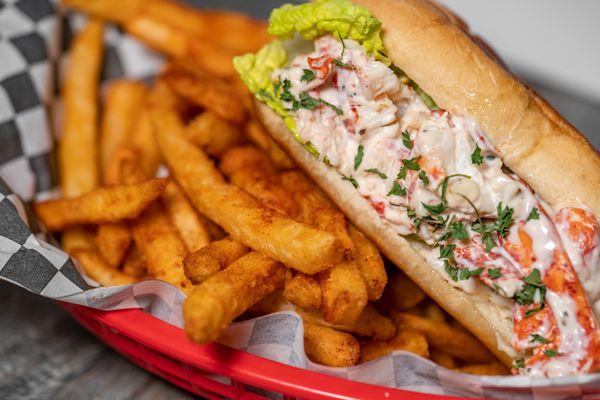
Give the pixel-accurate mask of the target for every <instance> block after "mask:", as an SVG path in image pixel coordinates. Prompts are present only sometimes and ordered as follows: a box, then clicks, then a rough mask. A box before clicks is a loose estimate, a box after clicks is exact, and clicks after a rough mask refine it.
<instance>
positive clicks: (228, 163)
mask: <svg viewBox="0 0 600 400" xmlns="http://www.w3.org/2000/svg"><path fill="white" fill-rule="evenodd" d="M249 168H252V169H260V170H263V171H267V172H269V173H274V172H275V170H276V169H275V165H274V164H273V163H272V162H271V160H269V158H267V157H265V153H263V152H262V151H260V150H259V149H257V148H256V147H254V146H250V145H248V146H236V147H233V148H231V149H229V150H227V152H226V153H225V154H224V155H223V157H221V160H220V163H219V169H220V170H221V172H223V174H225V176H227V177H229V176H231V175H233V174H235V173H236V172H238V171H241V170H244V169H249Z"/></svg>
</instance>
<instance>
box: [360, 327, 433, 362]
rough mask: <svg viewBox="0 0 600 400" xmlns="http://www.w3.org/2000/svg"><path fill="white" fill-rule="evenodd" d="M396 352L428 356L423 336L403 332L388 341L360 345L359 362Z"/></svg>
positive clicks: (406, 331) (411, 332)
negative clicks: (402, 351)
mask: <svg viewBox="0 0 600 400" xmlns="http://www.w3.org/2000/svg"><path fill="white" fill-rule="evenodd" d="M396 350H404V351H410V352H411V353H415V354H416V355H418V356H421V357H428V356H429V347H428V345H427V340H426V339H425V336H423V334H421V333H419V332H417V331H412V330H405V331H399V332H398V334H397V335H396V336H395V337H394V338H393V339H392V340H390V341H387V342H378V341H375V342H369V343H366V344H364V345H362V346H361V347H360V359H359V362H361V363H364V362H367V361H371V360H374V359H376V358H379V357H383V356H385V355H387V354H389V353H391V352H393V351H396Z"/></svg>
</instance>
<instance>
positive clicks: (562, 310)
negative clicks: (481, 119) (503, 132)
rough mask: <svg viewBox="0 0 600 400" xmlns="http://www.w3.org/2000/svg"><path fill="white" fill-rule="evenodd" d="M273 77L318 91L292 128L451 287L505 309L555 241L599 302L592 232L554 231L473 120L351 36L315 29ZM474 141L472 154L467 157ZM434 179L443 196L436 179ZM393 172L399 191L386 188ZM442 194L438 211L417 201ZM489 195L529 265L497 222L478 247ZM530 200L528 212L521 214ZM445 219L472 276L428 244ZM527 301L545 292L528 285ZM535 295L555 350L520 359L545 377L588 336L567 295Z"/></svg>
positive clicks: (598, 263) (490, 215) (300, 90)
mask: <svg viewBox="0 0 600 400" xmlns="http://www.w3.org/2000/svg"><path fill="white" fill-rule="evenodd" d="M332 60H338V61H336V62H333V63H332ZM336 63H337V65H336ZM306 70H310V71H313V72H315V76H314V78H313V79H312V80H311V79H302V77H303V76H304V75H305V73H306ZM274 79H275V80H277V81H280V82H284V81H286V80H288V81H289V82H290V92H291V93H292V94H293V95H294V96H295V97H296V98H300V99H301V98H302V97H301V96H302V95H306V94H308V95H309V96H310V97H312V98H314V99H321V100H322V102H321V103H320V105H318V106H317V107H306V108H303V107H300V108H299V109H298V110H296V113H295V119H296V128H297V133H298V135H299V136H300V137H301V138H302V140H303V141H304V142H305V143H310V144H311V145H312V146H313V147H314V149H316V150H317V151H318V153H319V155H318V157H319V158H320V159H321V160H323V161H324V162H326V163H328V164H329V165H331V166H332V167H334V168H335V169H336V170H337V171H338V172H339V173H340V174H341V175H342V176H343V177H344V179H346V180H348V182H349V184H350V183H352V184H354V185H355V186H356V187H357V190H358V191H359V193H360V194H361V195H362V196H363V197H364V198H365V199H366V200H367V201H369V202H370V204H371V205H372V206H373V208H374V209H375V210H376V211H377V212H378V213H379V214H380V216H381V217H382V218H383V219H384V220H385V221H386V222H387V223H388V225H389V226H390V227H391V228H392V229H394V230H395V231H396V232H397V233H398V234H400V235H408V234H414V233H416V234H417V236H418V237H419V238H420V239H421V240H422V241H423V242H425V243H427V244H428V246H426V245H420V246H418V247H419V252H420V253H421V254H422V256H423V257H424V258H426V259H427V260H428V261H429V262H430V264H431V265H432V266H434V267H435V268H436V270H437V271H438V272H439V273H440V275H442V276H443V277H444V278H445V279H446V280H447V281H448V282H449V283H450V284H451V285H452V286H454V287H457V288H459V289H460V290H463V291H465V292H467V293H471V294H477V295H484V296H487V297H488V298H489V299H492V301H493V302H494V303H495V304H497V305H498V307H501V308H502V310H503V313H504V314H505V315H508V316H510V315H511V313H512V310H511V308H512V304H513V303H512V301H510V300H508V299H506V298H512V297H513V296H515V294H516V293H517V292H519V291H521V290H522V289H523V287H524V282H523V278H524V277H526V276H527V275H528V274H529V273H530V272H531V271H532V270H533V269H537V270H539V271H540V273H541V275H542V277H544V276H545V272H546V271H547V270H548V268H549V267H550V266H551V265H552V263H553V261H554V258H555V253H556V252H557V251H562V249H563V246H564V249H565V251H566V253H567V254H568V256H569V258H570V260H571V262H572V263H573V266H574V268H575V271H576V272H577V273H578V274H579V276H580V278H581V280H582V282H583V286H584V288H585V289H586V291H587V292H588V294H589V295H590V297H591V298H592V299H593V300H598V301H599V303H600V276H599V274H600V233H598V237H597V242H596V243H597V246H596V247H595V248H593V249H592V250H591V251H588V252H587V253H586V254H582V250H581V246H580V245H579V244H578V243H574V242H573V241H572V240H571V239H570V238H569V237H568V235H567V234H566V233H565V232H566V231H567V229H568V226H566V227H561V226H560V225H559V226H557V227H555V225H554V223H553V221H552V220H551V218H552V216H553V213H552V210H551V209H550V207H548V206H547V205H545V203H543V202H541V200H540V199H538V198H537V196H536V195H535V194H534V193H533V192H532V191H531V189H529V187H528V186H526V185H525V184H524V183H523V182H522V181H520V179H519V178H518V177H516V176H514V175H510V174H507V173H506V172H505V171H504V170H503V163H502V160H501V158H500V157H499V155H498V154H497V152H496V150H495V149H494V147H493V145H492V144H491V142H490V141H489V139H488V138H487V137H486V136H485V134H484V133H483V132H482V130H481V128H480V127H479V126H478V124H477V123H476V121H474V120H473V119H471V118H468V117H466V116H460V115H453V114H450V113H448V112H446V111H443V110H438V111H431V110H430V109H429V108H428V107H427V106H426V105H425V103H424V102H423V101H422V100H421V98H420V97H419V96H418V94H417V93H416V92H415V90H414V89H413V88H412V87H411V86H409V85H406V84H402V83H401V81H400V79H399V78H398V76H396V75H395V74H394V72H393V71H392V70H391V69H390V68H389V67H387V66H386V65H385V64H383V63H381V62H379V61H376V60H375V59H374V58H372V57H370V56H368V55H367V54H366V52H365V51H364V49H363V48H362V47H361V46H360V44H358V43H357V42H355V41H353V40H345V41H344V42H341V41H340V40H337V39H335V38H333V37H331V36H324V37H321V38H319V39H317V40H316V41H315V51H314V52H313V53H310V54H303V55H300V56H298V57H296V58H295V59H294V60H293V61H292V62H291V65H290V66H289V67H287V68H284V69H281V70H278V71H275V72H274ZM339 111H341V114H342V115H339V113H338V112H339ZM407 139H408V140H409V143H408V144H407ZM477 147H478V148H479V149H480V151H481V156H482V157H483V161H482V162H481V163H474V162H473V160H472V155H473V154H474V152H475V150H476V149H477ZM361 152H362V153H363V155H362V158H361V157H359V153H361ZM407 161H412V162H413V164H415V163H418V168H416V169H418V171H416V170H413V169H415V168H409V167H408V166H407V164H406V162H407ZM403 167H404V168H403ZM403 169H404V176H401V175H399V172H401V171H402V170H403ZM445 178H446V183H447V191H446V193H445V196H444V194H443V193H442V190H441V184H442V182H444V179H445ZM395 182H396V185H398V184H399V185H400V188H401V190H402V193H399V194H398V193H397V194H392V193H391V191H392V189H393V188H394V187H395V186H394V185H395ZM442 203H444V209H443V211H442V212H440V213H437V212H436V213H432V212H431V210H430V209H428V208H427V207H426V206H437V205H441V204H442ZM500 205H502V206H503V207H509V208H510V209H512V212H513V215H512V217H513V219H514V221H515V222H514V223H513V224H512V225H511V226H510V229H509V230H508V235H507V237H506V238H505V239H503V240H504V241H506V242H507V243H509V244H515V245H523V246H525V244H523V243H521V239H520V235H519V229H523V231H524V232H525V233H526V234H527V235H528V236H529V237H530V238H531V246H532V249H531V250H532V253H533V257H532V260H533V264H532V265H531V266H529V267H528V268H525V267H523V266H522V265H520V263H519V262H518V261H517V260H515V259H514V257H513V256H512V255H511V253H510V252H509V251H507V249H505V248H504V247H503V246H502V244H501V243H502V241H500V242H499V239H500V238H499V237H498V233H496V232H493V233H492V234H491V239H492V240H493V241H494V242H495V244H496V247H494V248H493V249H491V251H490V250H489V249H486V251H484V246H483V244H482V237H481V234H480V233H478V232H477V231H476V229H474V225H473V224H474V223H476V222H478V221H479V222H481V221H482V220H481V218H484V219H486V220H488V221H489V220H490V219H491V220H496V219H498V207H499V206H500ZM535 210H537V211H538V212H539V217H538V218H537V219H535V218H534V219H529V218H528V217H529V216H530V214H531V213H532V212H534V211H535ZM411 214H412V215H411ZM434 220H437V222H435V221H434ZM432 221H434V222H432ZM452 222H462V223H463V224H464V226H465V227H466V231H467V233H468V239H467V240H465V241H462V243H460V242H459V245H460V246H459V247H457V250H458V252H459V254H457V255H455V262H456V265H457V266H458V267H459V268H460V269H466V270H468V271H471V272H473V273H474V274H476V275H477V273H479V275H478V276H480V278H481V280H479V279H474V278H468V277H467V278H465V279H462V278H461V279H457V278H456V272H454V275H455V276H451V273H449V272H448V269H447V267H448V265H447V264H446V263H445V262H444V260H441V259H440V249H439V248H438V247H435V245H437V244H438V242H439V241H440V240H447V237H446V238H444V237H443V234H444V232H447V229H448V226H449V224H450V223H452ZM432 245H433V246H432ZM461 247H462V248H461ZM490 270H498V271H501V276H499V277H491V275H488V272H489V271H490ZM455 271H456V270H455ZM482 271H483V272H482ZM482 282H483V283H485V285H487V286H485V285H484V284H483V283H482ZM500 295H502V296H504V297H506V298H503V297H501V296H500ZM533 301H534V302H535V303H536V304H538V303H542V302H543V301H544V299H542V298H540V292H539V291H536V292H535V296H534V298H533ZM546 302H547V303H548V305H549V306H550V307H551V308H552V312H553V314H554V316H555V318H556V321H557V323H558V324H559V328H560V332H561V341H560V347H559V349H558V350H559V352H560V353H561V355H560V356H559V357H555V358H551V359H550V358H549V359H548V360H545V362H539V363H537V364H534V365H531V366H528V368H527V371H528V372H529V373H531V374H534V375H535V374H540V375H547V376H554V375H561V374H564V371H571V372H572V371H576V370H579V368H581V366H580V363H581V362H583V361H582V360H584V359H585V356H586V347H587V344H588V341H587V334H586V332H585V330H584V329H583V328H582V327H581V326H580V325H579V323H578V321H577V317H576V315H577V313H576V312H575V310H576V306H575V302H574V301H573V299H571V298H570V297H568V296H566V295H564V294H558V293H554V292H552V291H550V290H549V291H548V293H547V294H546ZM550 330H551V325H550V323H547V321H546V322H545V323H544V324H543V325H542V326H541V327H540V328H539V331H538V332H536V333H537V334H539V335H542V336H543V335H546V334H548V333H549V332H550ZM513 346H515V348H517V349H527V348H533V347H535V346H537V344H532V342H530V341H528V340H521V341H518V342H517V341H516V339H515V340H513ZM563 353H564V354H563ZM538 364H539V365H538Z"/></svg>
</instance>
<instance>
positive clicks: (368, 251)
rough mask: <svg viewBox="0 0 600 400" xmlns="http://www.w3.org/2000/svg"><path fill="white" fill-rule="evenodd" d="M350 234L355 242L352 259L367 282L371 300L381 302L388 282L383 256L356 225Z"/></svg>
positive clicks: (350, 228)
mask: <svg viewBox="0 0 600 400" xmlns="http://www.w3.org/2000/svg"><path fill="white" fill-rule="evenodd" d="M348 232H349V233H350V237H351V238H352V241H353V242H354V252H353V253H352V258H353V259H354V261H355V262H356V266H357V267H358V269H359V271H360V273H361V275H362V277H363V279H364V281H365V285H366V286H367V295H368V296H369V300H371V301H375V300H379V298H380V297H381V295H382V294H383V290H384V289H385V285H387V281H388V279H387V273H386V272H385V266H384V265H383V259H382V258H381V254H379V250H377V247H375V245H374V244H373V242H371V241H370V240H369V239H367V238H366V237H365V235H363V234H362V232H360V231H359V230H358V229H357V228H356V227H355V226H354V225H350V227H349V229H348Z"/></svg>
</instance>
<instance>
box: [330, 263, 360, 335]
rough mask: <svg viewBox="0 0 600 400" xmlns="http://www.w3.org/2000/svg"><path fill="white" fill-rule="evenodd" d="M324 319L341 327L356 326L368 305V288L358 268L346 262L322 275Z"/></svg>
mask: <svg viewBox="0 0 600 400" xmlns="http://www.w3.org/2000/svg"><path fill="white" fill-rule="evenodd" d="M321 288H322V290H323V302H322V309H323V318H325V321H327V322H331V323H333V324H339V325H354V324H355V323H356V321H357V319H358V317H359V316H360V314H361V313H362V311H363V310H364V308H365V306H366V305H367V288H366V285H365V282H364V280H363V278H362V276H361V275H360V272H359V271H358V269H357V268H356V266H355V265H354V264H352V263H350V262H344V263H341V264H338V265H336V266H335V267H332V268H331V269H329V270H327V271H325V272H323V273H322V276H321Z"/></svg>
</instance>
